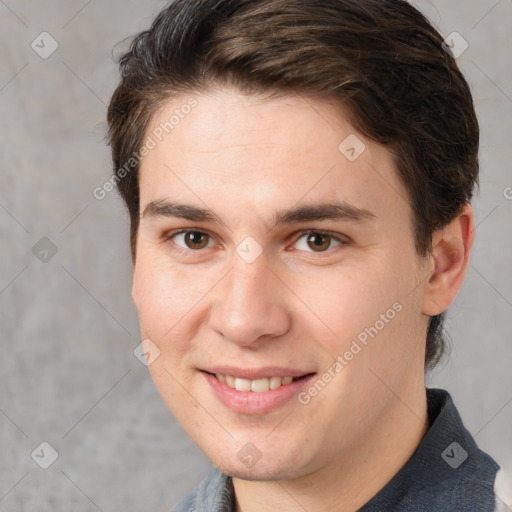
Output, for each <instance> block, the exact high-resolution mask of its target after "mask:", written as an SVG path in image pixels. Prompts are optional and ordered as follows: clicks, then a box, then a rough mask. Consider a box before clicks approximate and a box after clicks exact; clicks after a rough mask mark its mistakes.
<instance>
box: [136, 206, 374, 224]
mask: <svg viewBox="0 0 512 512" xmlns="http://www.w3.org/2000/svg"><path fill="white" fill-rule="evenodd" d="M144 217H177V218H181V219H186V220H190V221H194V222H218V223H221V224H223V222H222V221H221V219H220V218H219V217H218V216H217V215H216V214H215V213H213V211H212V210H210V209H208V208H200V207H197V206H192V205H189V204H182V203H176V202H169V201H165V200H157V201H151V202H150V203H148V204H147V205H146V207H145V208H144V211H143V213H142V215H141V218H144ZM376 218H377V217H376V215H375V214H374V213H372V212H371V211H370V210H367V209H365V208H359V207H356V206H353V205H351V204H349V203H346V202H339V201H334V202H329V203H320V204H313V205H304V206H297V207H294V208H291V209H287V210H280V211H278V212H276V213H275V214H274V215H273V216H272V218H271V223H270V226H271V227H270V229H273V228H275V227H276V226H279V225H281V224H292V223H294V222H309V221H318V220H343V221H351V222H362V221H368V220H374V219H376Z"/></svg>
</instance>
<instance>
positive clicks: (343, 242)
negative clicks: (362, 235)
mask: <svg viewBox="0 0 512 512" xmlns="http://www.w3.org/2000/svg"><path fill="white" fill-rule="evenodd" d="M187 233H199V234H203V235H206V236H208V237H209V238H210V241H211V240H213V239H214V237H213V236H212V235H211V234H210V233H208V232H207V231H203V230H200V229H182V230H180V231H174V232H171V233H167V234H166V235H165V236H164V238H163V242H168V241H171V242H173V240H172V239H173V238H174V237H176V236H178V235H183V234H187ZM312 234H315V235H321V236H327V237H330V239H331V241H333V242H337V243H338V245H335V246H334V247H329V249H327V250H325V251H313V250H311V251H305V252H309V253H312V254H319V255H322V254H327V253H329V252H330V251H332V250H333V249H335V248H336V247H340V246H346V245H348V244H349V243H350V242H349V240H348V239H346V237H341V236H339V235H338V234H334V233H331V232H330V231H320V230H315V229H309V230H302V231H299V232H297V233H295V234H294V236H293V237H294V239H296V240H295V242H294V245H295V244H297V243H298V242H299V241H300V240H301V239H302V238H303V237H304V236H306V235H312ZM173 244H174V246H175V248H176V250H177V251H179V252H181V253H183V254H190V253H194V252H197V253H199V252H201V251H203V250H205V249H209V248H210V247H205V248H203V249H190V248H184V247H181V246H179V245H178V244H176V243H175V242H173Z"/></svg>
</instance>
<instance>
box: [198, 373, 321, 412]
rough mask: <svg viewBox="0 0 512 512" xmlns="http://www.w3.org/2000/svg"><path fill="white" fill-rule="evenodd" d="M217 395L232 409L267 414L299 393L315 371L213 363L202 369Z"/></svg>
mask: <svg viewBox="0 0 512 512" xmlns="http://www.w3.org/2000/svg"><path fill="white" fill-rule="evenodd" d="M201 373H202V374H203V375H204V376H205V378H206V381H207V382H208V384H209V386H210V389H211V390H212V391H213V393H214V395H215V396H216V397H217V398H218V399H219V400H220V401H221V402H222V403H223V404H224V405H225V406H226V407H228V408H229V409H231V410H233V411H236V412H238V413H245V414H264V413H267V412H270V411H271V410H272V409H274V408H276V407H278V406H280V405H282V404H284V403H285V402H287V401H289V400H290V399H292V398H293V397H294V396H296V395H297V394H298V393H299V392H300V391H301V390H302V388H303V387H304V386H306V385H307V383H308V382H309V381H310V380H311V379H312V378H313V377H314V375H315V373H314V372H307V371H303V370H298V369H290V368H283V367H265V368H259V369H241V368H234V367H226V366H224V367H214V368H209V369H208V370H202V371H201Z"/></svg>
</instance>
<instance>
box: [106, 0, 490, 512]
mask: <svg viewBox="0 0 512 512" xmlns="http://www.w3.org/2000/svg"><path fill="white" fill-rule="evenodd" d="M121 70H122V78H121V82H120V84H119V86H118V88H117V90H116V91H115V93H114V95H113V98H112V101H111V104H110V106H109V112H108V121H109V140H110V144H111V146H112V152H113V161H114V169H115V172H116V175H115V179H116V182H117V185H118V188H119V190H120V192H121V195H122V197H123V199H124V200H125V202H126V204H127V207H128V211H129V213H130V220H131V248H132V257H133V263H134V267H133V299H134V301H135V304H136V306H137V308H138V311H139V317H140V324H141V332H142V337H143V339H144V343H145V347H146V353H147V357H148V363H149V368H150V371H151V374H152V377H153V379H154V382H155V384H156V386H157V388H158V389H159V391H160V393H161V395H162V397H163V399H164V401H165V402H166V403H167V405H168V406H169V408H170V409H171V410H172V412H173V413H174V415H175V416H176V418H177V419H178V420H179V421H180V423H181V424H182V426H183V428H184V429H185V430H186V431H187V433H188V434H189V435H190V437H191V438H192V439H193V440H194V441H195V442H196V443H197V445H198V446H199V447H200V448H201V449H202V450H203V451H204V452H205V453H206V455H207V456H208V457H209V458H210V459H211V460H212V461H213V463H214V465H215V466H216V468H215V470H214V471H212V473H211V474H210V475H209V476H208V478H207V479H206V480H205V481H203V482H202V483H201V484H200V485H199V486H198V487H197V488H196V489H195V490H194V491H193V492H192V493H191V494H190V495H188V496H187V497H186V498H184V500H182V502H180V504H178V505H177V506H176V507H175V508H174V509H173V510H175V511H192V510H194V511H196V510H197V511H205V512H206V511H209V512H211V511H226V512H227V511H237V512H241V511H243V512H252V511H274V510H276V511H282V510H286V511H295V510H301V511H303V510H307V511H310V512H315V511H325V510H329V511H331V510H333V511H334V510H336V511H342V512H348V511H355V510H362V511H365V512H368V511H387V510H390V511H391V510H393V511H395V510H396V511H404V512H405V511H415V512H418V511H420V512H421V511H444V510H450V511H454V510H457V511H477V510H478V511H492V510H493V509H494V506H495V499H494V495H493V483H494V480H495V476H496V472H497V470H498V465H497V464H496V463H495V462H494V461H493V460H492V459H491V458H490V457H489V456H488V455H486V454H485V453H483V452H482V451H480V450H479V449H478V447H477V446H476V444H475V442H474V440H473V439H472V437H471V435H470V434H469V432H468V431H467V430H466V429H465V428H464V426H463V424H462V422H461V419H460V417H459V415H458V413H457V410H456V408H455V406H454V404H453V402H452V399H451V397H450V395H449V394H448V393H447V392H446V391H444V390H434V389H426V388H425V370H426V369H429V368H432V367H433V366H434V365H435V364H436V362H437V361H438V360H439V358H440V356H441V355H442V351H443V346H444V341H443V337H442V323H443V313H444V312H445V311H446V309H447V308H448V307H449V306H450V304H451V303H452V302H453V300H454V299H455V296H456V294H457V292H458V291H459V289H460V287H461V285H462V282H463V279H464V276H465V273H466V269H467V265H468V260H469V257H470V252H471V247H472V244H473V239H474V234H475V223H474V216H473V211H472V208H471V204H470V201H471V197H472V193H473V188H474V186H475V184H476V182H477V179H478V159H477V158H478V155H477V153H478V123H477V119H476V116H475V112H474V108H473V103H472V99H471V94H470V91H469V88H468V85H467V83H466V81H465V79H464V78H463V76H462V75H461V73H460V71H459V69H458V67H457V65H456V63H455V61H454V59H453V57H452V55H451V54H450V53H449V50H448V49H446V48H445V47H444V45H443V40H442V37H441V36H440V35H439V34H438V33H437V32H436V31H435V29H434V28H433V27H432V26H431V25H430V24H429V23H428V21H427V20H426V19H425V18H424V17H423V16H422V15H421V14H420V13H419V12H418V11H417V10H416V9H415V8H413V7H412V6H411V5H410V4H408V3H407V2H405V1H401V0H364V1H361V0H331V1H327V2H314V1H311V0H309V1H307V0H251V1H240V0H237V1H233V0H216V1H205V2H190V1H186V0H177V1H174V2H172V3H171V4H170V5H169V6H168V7H167V8H166V9H165V10H163V11H162V12H161V13H160V14H159V16H158V17H157V19H156V20H155V22H154V23H153V25H152V27H151V29H150V30H149V31H146V32H143V33H141V34H139V35H138V36H137V37H136V38H135V40H134V41H133V43H132V45H131V48H130V50H129V51H128V52H127V53H126V54H125V55H124V56H123V57H122V59H121Z"/></svg>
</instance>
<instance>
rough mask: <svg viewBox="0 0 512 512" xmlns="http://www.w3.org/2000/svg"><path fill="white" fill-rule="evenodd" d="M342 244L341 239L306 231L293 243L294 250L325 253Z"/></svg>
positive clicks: (318, 232)
mask: <svg viewBox="0 0 512 512" xmlns="http://www.w3.org/2000/svg"><path fill="white" fill-rule="evenodd" d="M343 243H344V242H343V241H342V239H340V238H338V237H336V236H333V235H330V234H329V233H324V232H322V231H308V232H303V234H302V235H301V237H300V238H299V239H298V240H297V242H296V243H295V248H296V249H298V250H300V251H306V252H326V251H328V250H329V249H333V248H334V247H336V246H337V245H342V244H343Z"/></svg>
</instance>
